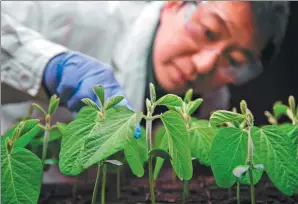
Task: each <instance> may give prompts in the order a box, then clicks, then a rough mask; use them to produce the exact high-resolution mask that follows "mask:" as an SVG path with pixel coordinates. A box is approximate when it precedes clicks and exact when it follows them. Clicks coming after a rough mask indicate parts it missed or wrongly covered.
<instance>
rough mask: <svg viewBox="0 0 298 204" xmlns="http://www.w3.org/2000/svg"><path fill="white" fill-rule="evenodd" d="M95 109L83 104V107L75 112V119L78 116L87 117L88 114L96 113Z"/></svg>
mask: <svg viewBox="0 0 298 204" xmlns="http://www.w3.org/2000/svg"><path fill="white" fill-rule="evenodd" d="M96 113H97V111H95V109H94V108H91V107H89V106H84V107H83V108H81V110H80V111H79V112H78V114H76V117H75V120H77V119H79V118H82V119H84V118H89V117H90V115H96Z"/></svg>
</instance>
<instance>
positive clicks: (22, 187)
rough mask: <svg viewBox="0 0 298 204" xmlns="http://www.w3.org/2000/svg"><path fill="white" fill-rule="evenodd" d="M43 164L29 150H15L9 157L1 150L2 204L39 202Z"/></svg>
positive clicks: (3, 149)
mask: <svg viewBox="0 0 298 204" xmlns="http://www.w3.org/2000/svg"><path fill="white" fill-rule="evenodd" d="M42 172H43V171H42V164H41V161H40V159H39V158H38V157H37V156H36V155H35V154H33V153H32V152H30V151H29V150H27V149H23V148H14V149H13V150H12V152H11V154H10V155H7V151H6V148H5V147H2V148H1V188H2V191H1V200H2V203H28V204H36V203H37V202H38V198H39V194H40V187H41V180H42Z"/></svg>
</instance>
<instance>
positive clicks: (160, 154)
mask: <svg viewBox="0 0 298 204" xmlns="http://www.w3.org/2000/svg"><path fill="white" fill-rule="evenodd" d="M149 155H151V157H152V158H155V157H160V158H163V159H169V160H170V159H171V156H170V155H169V153H168V152H167V151H165V150H163V149H158V148H156V149H152V150H151V151H150V152H149Z"/></svg>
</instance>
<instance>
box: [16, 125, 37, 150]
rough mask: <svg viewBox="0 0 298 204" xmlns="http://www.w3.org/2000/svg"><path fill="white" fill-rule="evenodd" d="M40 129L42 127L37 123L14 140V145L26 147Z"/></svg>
mask: <svg viewBox="0 0 298 204" xmlns="http://www.w3.org/2000/svg"><path fill="white" fill-rule="evenodd" d="M42 131H43V129H42V128H41V127H40V126H39V125H36V126H35V127H33V128H32V129H31V130H30V131H28V132H27V133H26V134H24V135H22V136H21V137H19V139H17V141H16V142H15V144H14V147H26V146H27V145H28V144H30V142H31V141H32V140H33V139H34V138H35V137H36V136H37V135H38V134H39V133H40V132H42Z"/></svg>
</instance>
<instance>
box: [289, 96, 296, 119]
mask: <svg viewBox="0 0 298 204" xmlns="http://www.w3.org/2000/svg"><path fill="white" fill-rule="evenodd" d="M289 106H290V110H291V111H292V113H293V115H294V114H295V113H296V110H295V109H296V108H295V107H296V102H295V98H294V96H290V97H289Z"/></svg>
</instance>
